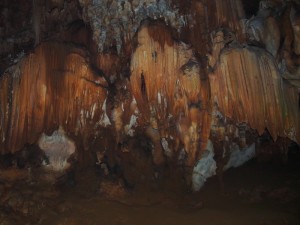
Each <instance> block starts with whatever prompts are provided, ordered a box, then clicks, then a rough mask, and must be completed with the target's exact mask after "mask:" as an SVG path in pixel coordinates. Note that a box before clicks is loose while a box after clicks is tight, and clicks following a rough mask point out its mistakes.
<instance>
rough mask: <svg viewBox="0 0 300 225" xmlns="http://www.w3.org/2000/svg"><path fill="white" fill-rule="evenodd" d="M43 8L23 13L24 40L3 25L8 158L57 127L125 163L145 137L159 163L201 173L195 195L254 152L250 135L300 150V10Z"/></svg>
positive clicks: (166, 5) (184, 4) (2, 102)
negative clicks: (215, 176) (299, 146)
mask: <svg viewBox="0 0 300 225" xmlns="http://www.w3.org/2000/svg"><path fill="white" fill-rule="evenodd" d="M46 3H47V4H45V5H44V4H43V3H42V2H40V1H38V0H37V1H33V3H32V5H31V6H30V7H31V10H29V9H24V13H23V14H24V15H23V14H20V19H22V18H23V19H24V18H25V17H26V16H27V17H28V18H32V20H30V21H29V20H28V18H27V20H25V19H24V24H23V25H24V26H23V28H24V29H25V28H26V29H25V30H26V35H24V38H23V39H21V40H20V39H19V38H18V37H19V36H14V33H16V34H18V35H21V34H22V31H21V30H18V26H10V25H11V24H13V23H8V24H7V25H5V24H1V26H0V28H1V29H2V30H4V31H5V32H4V33H3V35H2V36H0V38H2V39H3V40H4V42H3V43H10V41H12V40H15V43H16V48H15V47H14V46H13V45H5V46H6V47H5V48H2V49H1V50H0V57H1V58H2V59H3V62H2V63H1V64H0V66H1V69H4V68H5V72H4V73H3V74H1V77H0V90H1V91H0V143H1V145H0V152H1V153H2V154H3V153H9V152H16V151H19V150H21V149H22V147H23V146H24V145H25V144H27V143H29V144H32V143H36V142H38V140H39V139H40V138H41V136H43V137H46V136H47V137H48V136H49V135H50V137H51V134H52V133H53V132H54V131H55V130H58V129H59V128H60V130H64V135H66V139H68V138H70V140H71V139H72V141H74V143H75V145H76V153H78V154H79V155H81V156H82V157H83V155H85V154H89V153H90V152H102V153H103V152H105V154H107V155H108V156H111V157H112V158H114V160H115V161H117V162H118V163H120V164H122V163H121V161H122V159H123V158H122V157H123V155H124V154H126V152H130V149H128V148H129V147H128V146H146V144H144V143H142V144H141V143H139V144H138V145H136V143H138V142H147V141H148V140H149V142H150V144H149V145H148V144H147V146H148V147H149V146H150V147H149V149H150V151H151V153H152V163H153V166H154V167H156V168H161V167H162V166H163V165H165V164H166V163H174V162H175V165H179V164H180V165H183V167H185V168H189V169H187V171H189V176H190V177H191V169H190V168H192V166H194V165H196V166H195V168H194V175H193V179H194V180H193V182H194V183H195V182H198V183H197V185H196V186H195V187H194V189H198V188H199V187H201V186H202V182H204V181H205V179H206V178H207V177H208V176H211V175H213V174H214V173H215V172H216V173H217V174H219V175H220V176H221V174H222V171H223V170H225V169H227V168H229V167H230V166H236V165H240V164H241V162H244V161H245V159H248V158H251V157H253V156H254V155H255V154H254V152H253V151H254V145H253V142H255V141H256V140H255V139H256V138H257V135H256V134H255V131H257V132H258V135H262V134H263V133H264V131H265V129H267V130H268V131H269V133H270V134H271V136H272V138H273V140H274V141H276V139H277V138H278V137H288V138H290V139H291V140H293V141H295V142H297V143H298V144H299V143H300V121H299V120H300V109H299V88H300V85H299V80H300V78H299V71H300V63H299V58H300V56H299V15H298V14H299V13H298V12H299V8H300V5H299V1H295V0H294V1H280V0H273V1H272V0H262V1H260V2H258V1H255V2H253V3H251V4H253V5H255V4H257V5H256V6H255V7H256V8H257V10H258V11H257V12H252V11H247V10H246V9H247V6H248V5H249V4H250V3H247V1H240V0H203V1H197V0H192V1H177V0H160V1H154V0H144V1H135V0H131V1H126V0H125V1H119V0H116V1H108V0H98V1H92V0H79V1H78V2H77V1H54V0H48V1H46ZM5 7H6V6H5ZM5 9H6V11H5V10H4V11H3V12H2V14H1V18H5V19H6V20H8V21H9V16H8V14H9V15H11V10H10V9H9V7H6V8H5ZM39 10H40V11H41V12H43V13H41V12H40V11H39ZM5 12H6V13H5ZM22 12H23V11H22ZM245 12H246V13H245ZM7 13H8V14H7ZM249 13H250V14H255V15H253V16H254V17H253V18H251V19H249V18H247V16H248V17H249ZM43 15H44V16H43ZM20 29H21V28H20ZM33 46H36V47H35V48H34V51H32V52H28V51H27V49H28V48H33ZM18 49H19V50H22V51H17V50H18ZM14 51H17V52H14ZM10 52H11V53H14V54H12V55H11V56H9V55H8V53H10ZM13 56H17V57H15V58H14V57H13ZM12 64H14V65H12ZM9 65H10V66H11V67H9V68H7V67H8V66H9ZM56 132H58V131H56ZM45 135H46V136H45ZM141 137H142V138H141ZM50 139H51V138H50ZM68 140H69V139H68ZM141 140H142V141H141ZM147 143H148V142H147ZM148 147H147V149H148ZM285 149H286V148H285ZM72 152H73V151H72ZM135 153H136V152H134V153H132V152H131V153H130V154H135ZM120 154H121V155H122V157H121V156H120ZM137 154H138V153H137ZM284 154H286V152H284ZM213 157H214V160H216V162H214V160H212V158H213ZM83 158H84V157H83ZM124 158H126V157H124ZM133 158H134V157H133ZM64 160H65V158H64ZM215 163H216V165H215ZM172 165H174V164H172ZM203 165H204V166H203ZM203 168H204V170H205V168H208V170H209V171H208V172H207V171H204V172H203ZM137 170H138V169H137ZM215 170H217V171H215ZM203 174H205V176H204V175H203Z"/></svg>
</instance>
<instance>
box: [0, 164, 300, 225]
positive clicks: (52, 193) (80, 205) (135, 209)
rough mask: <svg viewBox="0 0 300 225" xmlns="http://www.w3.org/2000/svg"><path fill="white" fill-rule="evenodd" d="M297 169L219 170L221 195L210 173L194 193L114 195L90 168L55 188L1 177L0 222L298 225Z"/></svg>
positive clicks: (299, 176)
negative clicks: (104, 190)
mask: <svg viewBox="0 0 300 225" xmlns="http://www.w3.org/2000/svg"><path fill="white" fill-rule="evenodd" d="M299 169H300V166H299V162H297V163H289V164H288V165H275V164H272V163H264V164H260V163H257V162H256V161H255V160H252V161H250V162H248V163H247V164H246V165H244V166H242V167H240V168H238V169H230V170H228V171H227V172H226V173H225V174H224V181H225V189H226V193H225V194H221V192H220V189H219V183H218V179H217V177H213V178H210V179H209V180H208V181H207V183H206V185H205V186H204V187H203V189H202V190H201V191H200V192H199V193H197V194H195V193H188V192H187V191H186V190H183V189H182V187H179V188H178V187H177V188H174V187H171V186H172V185H169V186H168V185H165V186H164V188H159V187H158V188H157V189H155V190H151V189H148V190H147V191H145V190H146V189H147V188H145V189H142V188H140V189H139V190H142V191H139V190H134V191H130V193H127V194H125V195H123V196H120V197H119V198H114V199H112V198H110V199H107V198H105V197H104V196H103V195H101V194H99V193H98V191H97V189H98V187H99V177H97V176H96V174H95V172H94V171H93V170H92V169H90V170H86V171H84V172H78V174H77V185H76V186H74V187H69V186H68V187H60V188H59V189H60V190H59V191H58V190H57V188H53V187H49V185H48V186H43V185H41V184H28V182H27V183H26V182H24V181H22V180H19V181H14V182H13V181H10V182H7V183H6V184H4V183H3V182H2V183H1V184H2V186H0V187H2V188H1V191H2V192H1V199H0V203H1V211H0V224H1V225H10V224H14V225H18V224H22V225H23V224H24V225H25V224H27V225H31V224H34V225H37V224H41V225H79V224H86V225H96V224H97V225H98V224H100V225H102V224H103V225H135V224H145V225H147V224H149V225H150V224H151V225H153V224H158V225H171V224H172V225H176V224H178V225H193V224H197V225H202V224H203V225H297V224H300V170H299ZM8 183H9V184H8ZM166 186H168V187H166ZM5 187H6V189H5ZM8 189H9V191H7V190H8ZM12 190H15V191H12ZM171 190H172V191H171ZM5 193H6V194H5ZM26 196H27V197H26ZM14 198H15V200H14ZM20 199H23V200H20ZM26 199H27V201H25V200H26ZM34 199H35V200H34ZM24 205H27V207H25V206H24ZM21 206H22V207H21ZM34 209H35V210H34Z"/></svg>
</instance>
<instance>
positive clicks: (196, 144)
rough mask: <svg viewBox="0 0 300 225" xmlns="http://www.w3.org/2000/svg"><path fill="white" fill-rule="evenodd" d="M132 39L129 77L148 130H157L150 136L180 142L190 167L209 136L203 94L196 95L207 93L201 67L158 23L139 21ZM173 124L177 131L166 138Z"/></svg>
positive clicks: (186, 47)
mask: <svg viewBox="0 0 300 225" xmlns="http://www.w3.org/2000/svg"><path fill="white" fill-rule="evenodd" d="M137 39H138V40H137V41H138V47H137V49H136V51H135V53H134V54H133V56H132V61H131V70H132V75H131V77H130V81H131V86H132V91H133V95H134V97H135V99H136V101H137V106H138V108H139V110H140V111H141V114H142V117H143V119H144V123H145V124H149V125H148V126H150V127H151V128H148V133H149V132H150V131H149V129H151V130H152V129H155V130H158V132H159V133H160V134H159V133H157V134H156V135H155V137H156V138H155V140H156V139H161V138H165V139H164V140H165V141H170V142H172V139H175V140H176V141H175V142H181V143H182V144H183V145H184V148H185V151H186V152H187V153H188V154H187V155H188V159H187V165H189V166H191V165H193V164H194V163H195V160H196V159H197V158H198V156H199V154H200V151H201V150H202V151H203V150H204V149H205V147H206V144H207V139H208V135H209V134H208V133H209V125H207V124H209V116H208V111H209V108H208V107H207V106H208V104H207V101H208V98H207V95H205V94H204V95H203V94H202V93H207V92H206V91H207V88H208V87H207V85H208V83H207V82H206V80H205V79H202V80H201V79H200V77H201V72H202V71H201V68H200V66H199V62H198V61H197V59H196V58H195V57H194V55H193V52H192V49H191V48H190V47H189V46H188V45H186V44H184V43H177V42H175V41H174V40H172V38H171V36H170V34H169V33H168V32H167V30H166V29H165V28H164V25H162V24H160V23H154V24H150V25H144V26H142V27H141V28H140V30H139V32H138V34H137ZM143 83H144V84H143ZM141 84H143V85H144V86H145V88H144V89H143V88H141ZM143 91H145V92H146V93H143ZM143 96H144V97H143ZM145 98H146V99H145ZM145 106H147V107H145ZM172 121H174V123H175V124H172V123H173V122H172ZM173 126H175V127H177V132H175V134H174V135H175V136H174V137H173V136H172V137H171V130H172V129H174V128H173ZM200 131H201V132H200ZM156 132H157V131H156ZM151 133H153V132H151ZM199 133H200V135H199ZM159 135H160V136H159ZM150 136H151V137H152V136H153V135H150ZM157 148H158V149H156V150H155V151H158V152H160V151H162V149H161V147H160V145H159V146H157ZM173 151H175V152H176V151H179V149H174V150H173ZM157 154H158V153H157ZM158 155H160V154H158Z"/></svg>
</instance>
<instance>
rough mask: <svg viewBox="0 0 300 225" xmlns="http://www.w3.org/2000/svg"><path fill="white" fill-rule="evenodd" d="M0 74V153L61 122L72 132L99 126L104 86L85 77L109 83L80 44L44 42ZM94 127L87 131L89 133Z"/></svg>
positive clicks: (53, 128) (55, 126) (34, 138)
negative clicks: (82, 52) (79, 50)
mask: <svg viewBox="0 0 300 225" xmlns="http://www.w3.org/2000/svg"><path fill="white" fill-rule="evenodd" d="M11 71H12V74H9V73H8V72H9V71H8V72H7V73H6V74H4V76H3V77H1V82H0V83H1V90H3V91H1V101H0V102H1V106H5V107H1V108H0V115H1V124H2V126H1V130H0V136H1V137H2V139H1V143H2V144H1V147H0V149H1V152H15V151H18V150H19V149H21V148H22V146H23V145H24V144H25V143H34V142H36V141H37V139H38V138H39V136H40V135H41V133H42V132H46V133H47V134H49V133H51V132H53V131H54V130H55V129H57V128H58V126H62V127H63V128H64V129H65V130H66V131H67V132H68V133H73V134H74V135H75V134H78V133H83V132H80V130H83V129H85V131H86V132H87V131H88V130H89V129H87V127H90V129H91V130H93V129H94V128H96V127H97V122H99V121H100V118H101V116H102V114H103V113H105V112H102V110H101V109H102V104H103V103H104V100H105V98H106V90H104V89H102V88H99V87H97V86H95V85H93V84H91V83H89V82H87V81H86V80H85V79H84V78H86V79H89V80H94V81H95V82H99V83H102V84H103V85H105V80H104V79H103V78H101V77H98V76H96V75H95V73H94V72H93V70H91V69H90V68H89V65H88V64H87V62H86V60H85V59H84V58H82V57H81V56H80V55H79V54H77V53H76V49H72V48H69V47H65V46H63V45H61V44H56V43H53V44H43V45H42V46H40V47H38V48H37V49H36V50H35V52H34V53H32V54H30V55H29V56H28V57H27V58H24V59H23V60H22V61H20V62H19V63H18V64H16V65H15V66H14V67H13V68H11ZM91 133H93V131H89V134H87V135H90V134H91Z"/></svg>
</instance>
